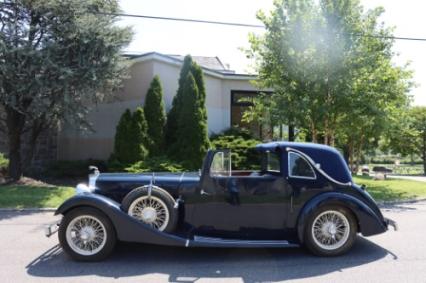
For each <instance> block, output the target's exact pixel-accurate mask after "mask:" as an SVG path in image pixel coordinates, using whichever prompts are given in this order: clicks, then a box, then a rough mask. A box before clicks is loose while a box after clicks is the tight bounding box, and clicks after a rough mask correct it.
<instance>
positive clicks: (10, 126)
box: [6, 107, 25, 181]
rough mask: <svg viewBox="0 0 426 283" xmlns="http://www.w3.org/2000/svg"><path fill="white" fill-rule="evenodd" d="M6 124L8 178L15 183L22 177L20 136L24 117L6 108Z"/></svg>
mask: <svg viewBox="0 0 426 283" xmlns="http://www.w3.org/2000/svg"><path fill="white" fill-rule="evenodd" d="M6 124H7V130H8V146H9V155H8V157H9V176H10V177H11V178H12V180H14V181H17V180H19V179H20V178H21V177H22V164H21V136H22V131H23V129H24V124H25V116H24V115H22V114H21V113H19V112H18V111H16V110H14V109H12V108H9V107H6Z"/></svg>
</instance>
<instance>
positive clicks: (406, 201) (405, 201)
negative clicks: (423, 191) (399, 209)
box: [377, 198, 426, 208]
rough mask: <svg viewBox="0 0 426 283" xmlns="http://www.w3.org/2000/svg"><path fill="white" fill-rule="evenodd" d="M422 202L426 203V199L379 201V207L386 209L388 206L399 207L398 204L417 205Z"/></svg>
mask: <svg viewBox="0 0 426 283" xmlns="http://www.w3.org/2000/svg"><path fill="white" fill-rule="evenodd" d="M421 201H426V198H414V199H406V200H393V201H378V202H377V205H378V206H379V207H380V208H382V207H383V208H386V206H388V205H398V204H411V203H417V202H421Z"/></svg>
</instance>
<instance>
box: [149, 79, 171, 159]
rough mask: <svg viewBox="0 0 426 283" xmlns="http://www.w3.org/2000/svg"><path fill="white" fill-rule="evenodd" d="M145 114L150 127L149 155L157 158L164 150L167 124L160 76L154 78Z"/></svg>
mask: <svg viewBox="0 0 426 283" xmlns="http://www.w3.org/2000/svg"><path fill="white" fill-rule="evenodd" d="M144 112H145V118H146V123H147V127H148V130H147V132H148V140H149V147H148V149H149V154H150V155H151V156H156V155H159V154H160V153H161V151H162V150H163V148H164V127H165V124H166V112H165V110H164V101H163V90H162V88H161V82H160V78H159V77H158V76H155V77H154V79H153V80H152V82H151V85H150V86H149V89H148V93H147V95H146V98H145V105H144Z"/></svg>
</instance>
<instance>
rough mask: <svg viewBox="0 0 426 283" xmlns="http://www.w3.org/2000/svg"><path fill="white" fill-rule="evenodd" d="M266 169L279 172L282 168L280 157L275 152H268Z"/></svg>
mask: <svg viewBox="0 0 426 283" xmlns="http://www.w3.org/2000/svg"><path fill="white" fill-rule="evenodd" d="M266 158H267V159H266V160H267V163H266V171H269V172H275V173H279V172H280V171H281V170H280V157H279V155H278V154H277V153H275V152H270V151H267V152H266Z"/></svg>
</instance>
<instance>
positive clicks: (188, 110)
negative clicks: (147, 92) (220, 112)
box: [166, 55, 210, 170]
mask: <svg viewBox="0 0 426 283" xmlns="http://www.w3.org/2000/svg"><path fill="white" fill-rule="evenodd" d="M205 100H206V90H205V86H204V79H203V72H202V70H201V68H200V67H199V66H198V65H197V64H196V63H195V62H193V61H192V58H191V56H190V55H187V56H185V59H184V63H183V66H182V69H181V72H180V77H179V86H178V90H177V93H176V96H175V97H174V98H173V103H172V108H171V109H170V111H169V113H168V115H167V125H166V143H167V148H168V150H167V153H168V155H169V156H170V157H172V158H173V159H174V160H177V161H179V162H181V161H182V162H183V163H184V164H185V166H186V167H187V168H190V169H191V170H195V169H198V168H200V167H201V165H202V161H203V158H204V155H205V153H206V152H207V150H208V148H209V146H210V144H209V138H208V135H207V110H206V107H205Z"/></svg>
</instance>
